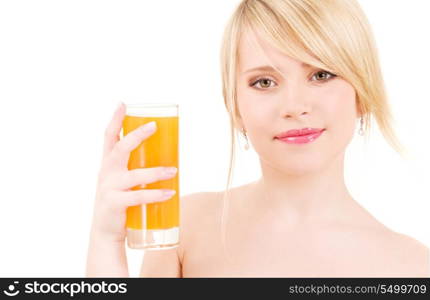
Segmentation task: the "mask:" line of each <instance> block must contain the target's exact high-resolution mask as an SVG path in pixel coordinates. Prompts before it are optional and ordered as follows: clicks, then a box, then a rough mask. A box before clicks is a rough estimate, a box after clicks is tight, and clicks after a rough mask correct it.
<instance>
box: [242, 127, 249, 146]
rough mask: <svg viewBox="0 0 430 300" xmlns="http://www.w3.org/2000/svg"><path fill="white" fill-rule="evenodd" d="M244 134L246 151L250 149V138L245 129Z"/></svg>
mask: <svg viewBox="0 0 430 300" xmlns="http://www.w3.org/2000/svg"><path fill="white" fill-rule="evenodd" d="M242 134H243V137H244V138H245V140H246V144H245V150H248V149H249V143H248V137H247V136H246V131H245V129H243V130H242Z"/></svg>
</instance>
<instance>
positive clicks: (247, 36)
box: [238, 29, 308, 73]
mask: <svg viewBox="0 0 430 300" xmlns="http://www.w3.org/2000/svg"><path fill="white" fill-rule="evenodd" d="M238 50H239V55H238V56H239V72H240V73H243V72H245V71H247V70H250V69H253V68H255V67H259V66H266V65H274V66H276V67H277V68H278V69H280V70H288V69H291V68H293V67H307V66H308V65H306V64H303V63H302V62H301V61H298V60H296V59H294V58H292V57H290V56H288V55H286V54H284V53H282V52H281V51H280V50H279V49H278V48H276V47H274V46H272V45H271V44H270V43H269V42H268V41H267V40H265V39H264V38H262V37H261V35H259V34H258V33H255V32H253V31H251V30H249V29H247V30H245V31H244V32H243V33H242V36H241V39H240V41H239V49H238Z"/></svg>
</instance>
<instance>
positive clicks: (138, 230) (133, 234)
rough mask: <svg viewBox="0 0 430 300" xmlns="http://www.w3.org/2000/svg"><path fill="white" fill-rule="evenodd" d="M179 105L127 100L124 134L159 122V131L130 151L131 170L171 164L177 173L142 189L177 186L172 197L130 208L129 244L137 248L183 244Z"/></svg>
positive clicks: (128, 215) (129, 163) (128, 214)
mask: <svg viewBox="0 0 430 300" xmlns="http://www.w3.org/2000/svg"><path fill="white" fill-rule="evenodd" d="M178 107H179V106H178V104H173V103H136V104H127V103H126V114H125V117H124V121H123V135H127V134H128V133H129V132H130V131H132V130H134V129H136V128H138V127H140V126H141V125H144V124H146V123H149V122H151V121H155V122H156V124H157V130H156V131H155V133H153V134H152V135H151V136H149V137H148V138H147V139H146V140H144V141H143V142H142V143H141V144H140V145H139V146H138V147H137V148H136V149H134V150H133V151H132V152H131V153H130V158H129V162H128V169H129V170H132V169H136V168H151V167H170V166H174V167H176V168H177V169H178V172H177V173H176V176H175V177H173V178H171V179H167V180H160V181H156V182H154V183H150V184H146V185H139V186H135V187H133V188H132V190H139V189H143V188H144V189H174V190H176V194H174V195H173V196H172V198H170V199H169V200H166V201H161V202H154V203H148V204H142V205H137V206H130V207H128V208H127V221H126V228H127V245H128V247H130V248H133V249H170V248H174V247H177V246H178V245H179V156H178V155H179V153H178V152H179V151H178V150H179V144H178V142H179V136H178V133H179V132H178V131H179V130H178V129H179V128H178V125H179V115H178Z"/></svg>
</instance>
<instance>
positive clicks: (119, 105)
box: [116, 101, 122, 110]
mask: <svg viewBox="0 0 430 300" xmlns="http://www.w3.org/2000/svg"><path fill="white" fill-rule="evenodd" d="M121 106H122V101H119V102H118V105H117V107H116V109H117V110H118V109H120V107H121Z"/></svg>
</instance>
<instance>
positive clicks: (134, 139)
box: [111, 121, 157, 169]
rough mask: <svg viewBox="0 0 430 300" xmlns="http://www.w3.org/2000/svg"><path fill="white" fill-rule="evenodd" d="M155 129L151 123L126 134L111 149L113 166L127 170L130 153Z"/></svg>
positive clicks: (153, 122)
mask: <svg viewBox="0 0 430 300" xmlns="http://www.w3.org/2000/svg"><path fill="white" fill-rule="evenodd" d="M156 129H157V128H156V123H155V121H152V122H149V123H146V124H145V125H143V126H140V127H138V128H137V129H134V130H133V131H131V132H129V133H128V134H126V135H125V136H124V137H123V138H122V139H121V140H120V141H118V142H117V143H116V144H115V145H114V147H113V149H112V152H111V155H112V157H113V160H114V161H115V164H117V165H118V166H119V168H121V169H124V168H127V165H128V159H129V157H130V152H131V151H133V150H134V149H135V148H136V147H137V146H139V145H140V144H141V143H142V142H143V141H144V140H145V139H147V138H148V137H149V136H151V135H152V134H153V133H154V132H155V131H156Z"/></svg>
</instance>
